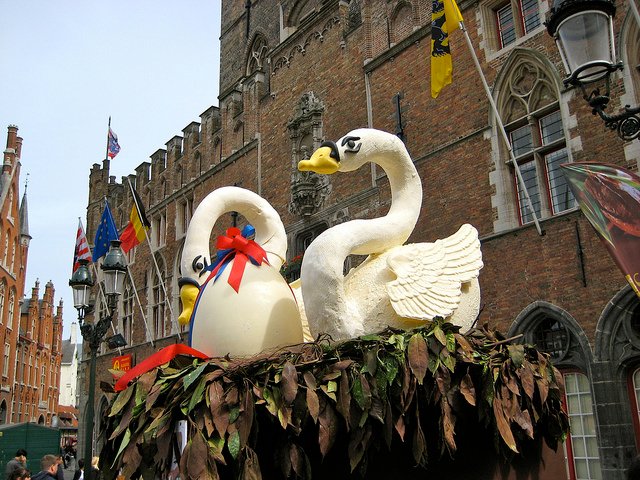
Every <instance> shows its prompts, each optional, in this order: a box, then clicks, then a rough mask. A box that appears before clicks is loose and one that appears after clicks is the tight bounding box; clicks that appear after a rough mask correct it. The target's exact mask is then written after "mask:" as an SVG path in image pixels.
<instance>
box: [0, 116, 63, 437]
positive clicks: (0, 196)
mask: <svg viewBox="0 0 640 480" xmlns="http://www.w3.org/2000/svg"><path fill="white" fill-rule="evenodd" d="M21 150H22V138H20V137H19V136H18V127H16V126H14V125H10V126H9V127H8V134H7V146H6V149H5V150H4V163H3V169H2V176H1V177H0V212H1V213H2V214H1V215H0V232H1V233H0V340H2V341H3V343H2V348H1V349H0V351H2V356H1V358H0V372H1V373H2V383H1V384H0V424H2V423H21V422H37V423H40V424H44V425H51V424H52V423H53V420H54V417H55V416H56V415H57V412H58V395H59V393H58V384H59V381H60V362H61V359H62V354H61V344H60V342H61V340H62V302H60V304H59V305H58V306H57V307H54V304H53V302H54V294H55V290H54V287H53V284H52V283H51V282H49V283H47V285H46V286H45V291H44V294H43V296H42V299H40V298H39V293H40V288H39V282H37V281H36V284H35V287H34V288H32V291H31V297H30V298H27V299H24V298H23V297H24V292H25V281H26V272H27V257H28V252H29V242H30V241H31V235H29V221H28V220H29V219H28V208H27V194H26V189H25V192H24V194H23V195H22V200H21V201H20V203H18V198H19V182H20V166H21V164H20V153H21Z"/></svg>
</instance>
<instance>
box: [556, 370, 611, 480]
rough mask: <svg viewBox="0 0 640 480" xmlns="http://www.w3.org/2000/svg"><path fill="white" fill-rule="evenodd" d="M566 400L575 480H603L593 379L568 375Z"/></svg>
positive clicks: (570, 463) (568, 451) (567, 447)
mask: <svg viewBox="0 0 640 480" xmlns="http://www.w3.org/2000/svg"><path fill="white" fill-rule="evenodd" d="M563 377H564V384H565V400H566V406H567V414H568V415H569V424H570V427H571V431H570V434H569V436H568V437H567V442H566V444H565V453H566V461H567V465H568V467H569V475H570V478H571V479H572V480H573V479H575V480H600V479H601V478H602V471H601V469H600V455H599V453H598V438H597V433H596V420H595V415H594V412H593V398H592V396H591V388H590V385H589V379H588V378H587V376H586V375H584V374H582V373H577V372H573V373H564V374H563Z"/></svg>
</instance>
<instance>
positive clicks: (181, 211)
mask: <svg viewBox="0 0 640 480" xmlns="http://www.w3.org/2000/svg"><path fill="white" fill-rule="evenodd" d="M192 216H193V199H192V198H185V199H184V200H182V201H181V202H180V203H179V205H178V215H177V216H176V220H177V222H176V223H177V226H176V227H177V228H176V231H177V234H178V236H184V235H186V234H187V228H188V227H189V222H190V221H191V217H192Z"/></svg>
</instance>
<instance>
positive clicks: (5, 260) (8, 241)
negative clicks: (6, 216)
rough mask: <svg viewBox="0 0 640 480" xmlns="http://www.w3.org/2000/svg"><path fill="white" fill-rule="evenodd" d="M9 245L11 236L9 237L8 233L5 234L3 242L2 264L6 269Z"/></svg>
mask: <svg viewBox="0 0 640 480" xmlns="http://www.w3.org/2000/svg"><path fill="white" fill-rule="evenodd" d="M10 244H11V236H10V235H9V232H7V235H6V236H5V241H4V260H3V261H2V264H3V265H4V266H5V267H6V266H7V265H8V264H7V261H8V260H9V245H10Z"/></svg>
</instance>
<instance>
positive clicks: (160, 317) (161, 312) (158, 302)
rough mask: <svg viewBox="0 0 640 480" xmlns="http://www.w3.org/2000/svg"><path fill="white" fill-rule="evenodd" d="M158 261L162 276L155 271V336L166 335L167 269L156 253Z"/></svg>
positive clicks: (153, 315) (153, 285)
mask: <svg viewBox="0 0 640 480" xmlns="http://www.w3.org/2000/svg"><path fill="white" fill-rule="evenodd" d="M156 260H157V262H158V268H159V269H160V274H161V277H159V276H158V272H157V271H156V270H155V269H154V271H153V284H152V286H151V301H152V303H151V318H152V323H153V335H154V336H155V338H162V337H164V324H165V301H166V297H165V293H164V286H163V285H164V279H165V278H166V270H165V266H164V260H163V259H162V257H161V256H160V255H156Z"/></svg>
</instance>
